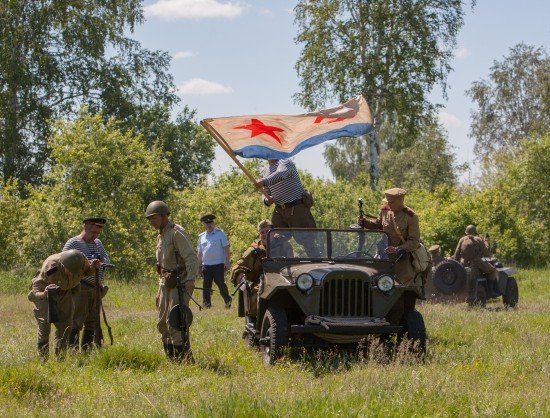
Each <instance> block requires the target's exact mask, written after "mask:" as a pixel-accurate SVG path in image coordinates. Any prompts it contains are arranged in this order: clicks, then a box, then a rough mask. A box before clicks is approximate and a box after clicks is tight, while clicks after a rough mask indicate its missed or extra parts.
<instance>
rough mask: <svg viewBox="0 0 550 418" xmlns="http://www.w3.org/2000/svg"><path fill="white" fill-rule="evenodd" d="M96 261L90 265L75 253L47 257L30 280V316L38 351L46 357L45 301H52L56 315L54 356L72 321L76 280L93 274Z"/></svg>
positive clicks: (48, 327)
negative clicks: (33, 318) (34, 328)
mask: <svg viewBox="0 0 550 418" xmlns="http://www.w3.org/2000/svg"><path fill="white" fill-rule="evenodd" d="M99 264H100V262H99V260H94V261H93V262H92V265H90V262H89V261H88V260H87V259H86V257H85V256H84V254H82V253H81V252H80V251H78V250H69V251H63V252H61V253H58V254H53V255H50V256H49V257H48V258H46V260H45V261H44V263H43V264H42V268H41V269H40V271H39V272H38V273H37V275H36V277H35V278H34V279H33V280H32V283H31V288H30V292H29V294H28V298H29V300H30V301H31V302H33V303H34V317H35V318H36V321H37V322H38V337H37V343H38V352H39V354H40V356H41V357H43V358H46V356H47V355H48V353H49V342H50V330H51V325H50V322H48V304H49V303H48V302H50V305H52V303H54V300H53V299H52V300H48V298H55V299H56V300H57V311H58V313H59V316H58V318H57V320H56V322H54V325H55V354H56V355H58V354H60V353H61V352H62V351H64V350H65V349H66V348H67V345H68V341H69V331H70V329H71V324H72V321H73V294H74V293H76V292H78V289H79V286H80V279H81V278H82V277H84V276H87V275H89V274H93V272H94V268H98V267H99Z"/></svg>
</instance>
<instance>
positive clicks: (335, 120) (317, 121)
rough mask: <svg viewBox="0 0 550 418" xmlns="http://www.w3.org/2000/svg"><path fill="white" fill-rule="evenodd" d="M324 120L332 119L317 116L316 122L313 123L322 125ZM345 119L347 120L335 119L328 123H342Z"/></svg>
mask: <svg viewBox="0 0 550 418" xmlns="http://www.w3.org/2000/svg"><path fill="white" fill-rule="evenodd" d="M323 119H330V118H326V117H324V116H317V117H316V118H315V120H314V121H313V123H321V122H322V121H323ZM344 119H345V118H334V119H331V120H329V121H328V122H327V123H334V122H341V121H343V120H344Z"/></svg>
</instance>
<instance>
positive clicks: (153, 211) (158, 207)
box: [145, 200, 170, 218]
mask: <svg viewBox="0 0 550 418" xmlns="http://www.w3.org/2000/svg"><path fill="white" fill-rule="evenodd" d="M153 215H170V208H168V205H167V204H166V203H164V202H163V201H162V200H155V201H154V202H151V203H149V204H148V205H147V209H145V217H146V218H148V217H149V216H153Z"/></svg>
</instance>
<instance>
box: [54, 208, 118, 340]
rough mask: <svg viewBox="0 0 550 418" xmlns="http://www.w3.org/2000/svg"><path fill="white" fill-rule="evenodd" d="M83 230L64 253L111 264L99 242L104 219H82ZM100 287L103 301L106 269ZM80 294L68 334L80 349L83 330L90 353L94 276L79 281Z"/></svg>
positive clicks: (93, 322) (92, 336) (71, 239)
mask: <svg viewBox="0 0 550 418" xmlns="http://www.w3.org/2000/svg"><path fill="white" fill-rule="evenodd" d="M82 222H83V224H84V225H83V229H82V232H81V233H80V234H79V235H76V236H74V237H72V238H70V239H69V240H68V241H67V242H66V243H65V245H64V246H63V251H67V250H71V249H76V250H78V251H80V252H81V253H82V254H84V255H85V256H86V258H87V259H88V260H89V261H91V260H94V259H98V260H100V261H101V262H102V263H110V262H111V261H110V259H109V256H108V255H107V252H106V251H105V247H104V246H103V243H102V242H101V241H100V240H99V238H98V237H99V234H100V233H101V230H102V229H103V227H104V226H105V224H106V223H107V220H106V219H105V218H101V217H88V218H84V219H83V221H82ZM99 281H100V288H101V292H100V293H101V297H102V298H103V297H104V296H105V295H106V294H107V291H108V290H109V288H108V287H107V286H105V285H104V282H103V270H102V269H101V270H100V277H99ZM80 284H81V286H80V291H79V292H78V293H77V294H76V295H75V310H74V315H73V324H72V328H71V333H70V335H69V345H70V346H71V347H73V348H76V349H78V343H79V334H80V331H81V330H82V328H83V327H84V331H83V332H82V351H87V350H89V349H90V348H91V347H92V343H93V342H94V330H95V326H96V322H95V321H96V319H97V318H95V316H94V305H95V303H96V301H95V294H96V292H95V291H94V290H95V276H93V275H92V276H87V277H84V278H83V279H82V280H81V281H80Z"/></svg>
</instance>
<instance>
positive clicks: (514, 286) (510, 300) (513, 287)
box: [502, 277, 519, 308]
mask: <svg viewBox="0 0 550 418" xmlns="http://www.w3.org/2000/svg"><path fill="white" fill-rule="evenodd" d="M518 300H519V290H518V283H517V282H516V279H515V278H513V277H508V281H507V282H506V290H505V291H504V295H502V302H503V303H504V306H506V307H507V308H515V307H516V305H517V304H518Z"/></svg>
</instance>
